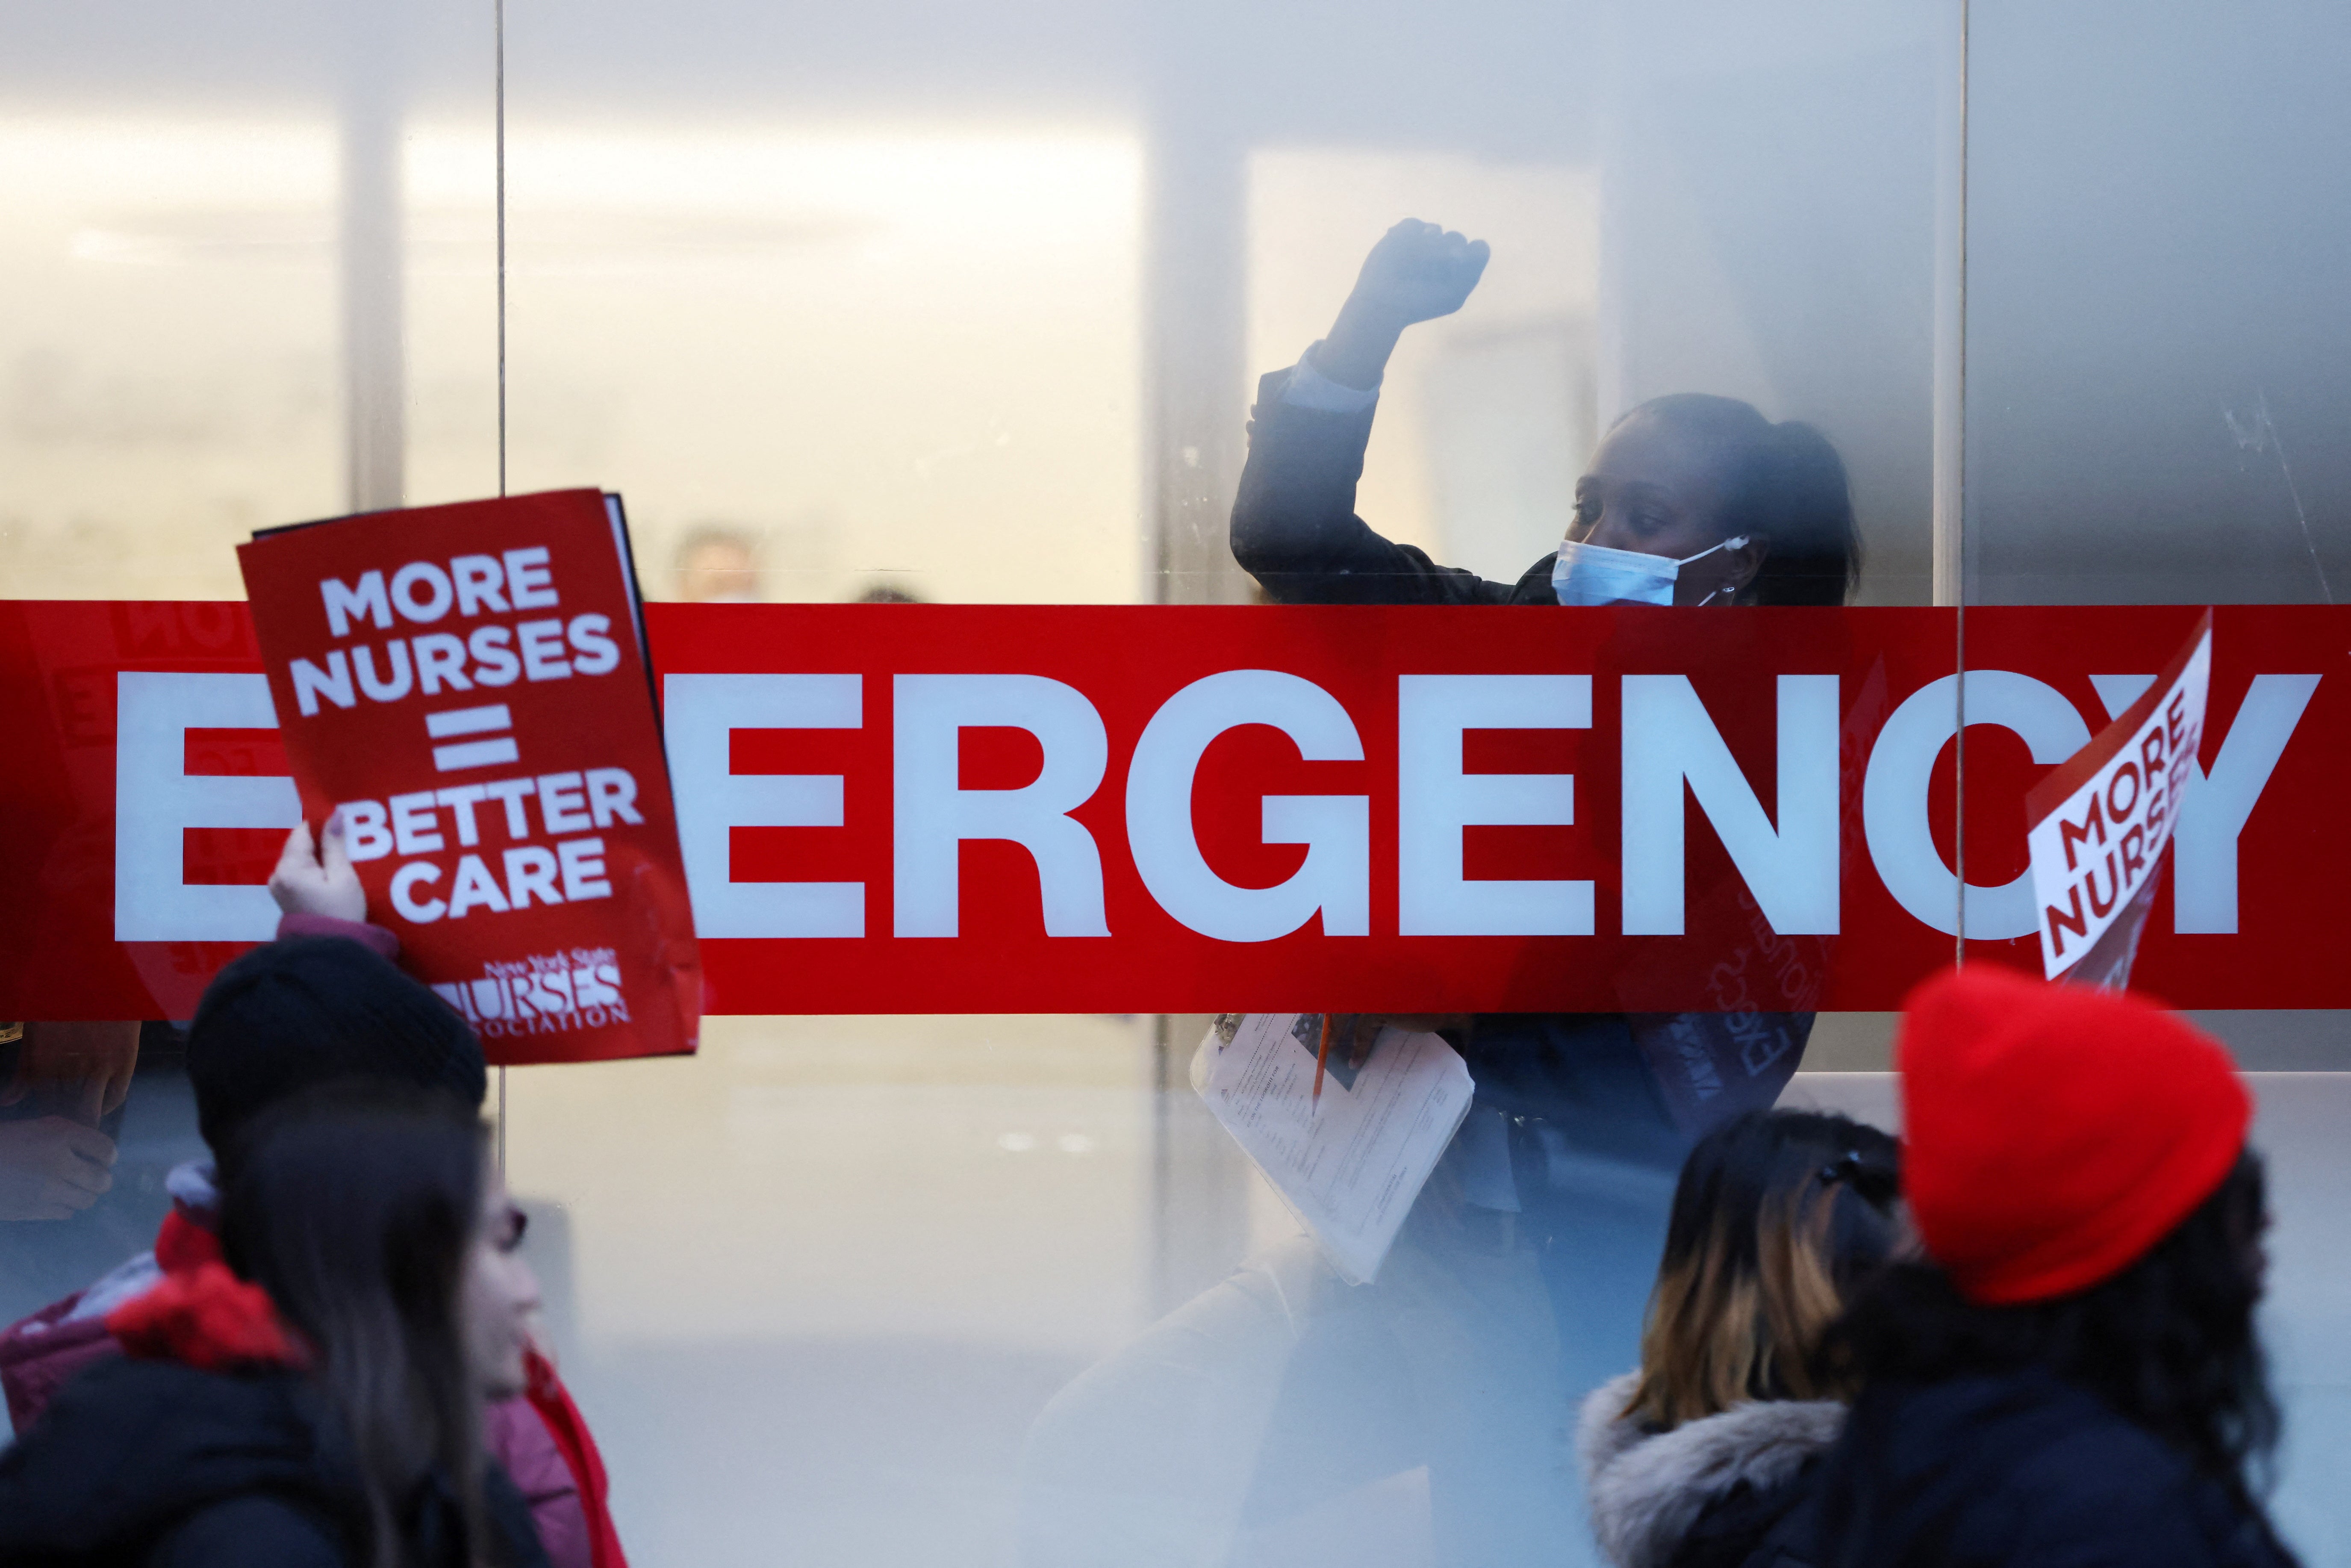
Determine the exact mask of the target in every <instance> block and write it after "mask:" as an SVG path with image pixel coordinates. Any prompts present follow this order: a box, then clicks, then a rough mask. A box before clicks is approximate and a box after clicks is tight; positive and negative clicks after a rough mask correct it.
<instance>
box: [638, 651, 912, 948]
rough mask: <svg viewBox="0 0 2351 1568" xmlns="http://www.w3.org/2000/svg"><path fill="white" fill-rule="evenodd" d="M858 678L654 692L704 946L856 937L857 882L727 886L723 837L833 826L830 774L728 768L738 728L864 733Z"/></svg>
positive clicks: (741, 678)
mask: <svg viewBox="0 0 2351 1568" xmlns="http://www.w3.org/2000/svg"><path fill="white" fill-rule="evenodd" d="M862 681H863V677H862V676H859V675H683V674H681V675H670V676H667V677H665V678H664V680H663V682H662V698H663V706H664V722H663V728H664V732H665V734H666V735H667V737H668V742H669V769H670V784H671V788H672V789H674V791H675V793H676V800H677V838H678V847H679V849H680V850H681V851H683V852H684V856H685V885H686V890H687V892H688V893H689V894H691V895H692V896H693V899H694V928H695V932H696V933H697V934H698V935H700V936H864V935H865V884H864V883H862V882H736V881H734V880H733V870H732V866H731V863H730V857H729V854H728V850H727V841H728V838H729V830H730V829H733V828H738V827H742V828H837V827H840V826H841V821H842V801H841V775H839V774H837V773H784V774H775V773H752V774H738V773H736V772H733V771H732V770H731V763H730V762H729V760H728V758H729V749H730V747H731V744H732V742H731V737H733V735H734V732H735V731H737V730H738V729H858V728H862V727H863V725H864V723H865V712H864V695H863V694H864V687H863V685H862Z"/></svg>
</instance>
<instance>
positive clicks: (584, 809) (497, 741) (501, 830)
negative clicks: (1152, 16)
mask: <svg viewBox="0 0 2351 1568" xmlns="http://www.w3.org/2000/svg"><path fill="white" fill-rule="evenodd" d="M237 553H238V559H239V561H240V563H241V565H242V566H243V568H244V570H245V578H246V591H247V593H248V595H249V596H250V598H251V600H252V601H253V616H254V631H255V633H256V637H257V638H258V640H259V642H260V644H261V652H262V655H263V658H264V660H265V661H266V664H267V666H268V674H269V682H270V693H271V696H272V698H273V701H274V704H275V706H276V708H277V718H278V721H279V726H280V728H281V729H282V731H283V733H284V736H285V740H286V755H287V761H288V763H289V765H290V766H291V768H292V769H293V773H294V780H295V784H296V786H297V788H298V789H299V791H300V793H301V796H302V804H303V808H304V813H305V815H306V816H307V817H308V819H309V820H310V821H323V822H324V823H325V831H324V833H323V834H322V835H321V836H320V837H319V838H318V839H315V840H314V839H313V838H312V836H311V832H310V830H309V829H308V826H303V827H298V828H296V829H295V830H294V831H293V833H292V835H291V836H290V837H289V838H288V839H287V842H286V848H285V852H284V854H283V856H282V857H281V858H280V860H279V862H278V865H277V871H276V872H275V873H273V875H272V876H271V878H270V892H271V894H272V895H273V896H274V897H275V898H276V899H277V904H278V905H279V907H280V908H283V909H287V910H298V911H303V912H307V913H312V914H319V915H334V916H337V917H339V918H341V919H346V920H358V919H363V918H368V917H370V916H371V915H372V917H373V918H374V920H375V921H376V922H377V923H378V924H380V925H384V926H386V927H388V928H389V929H390V930H391V931H392V934H393V935H394V936H397V937H398V938H399V940H400V948H401V954H402V965H403V967H407V968H408V969H410V970H411V971H412V972H413V973H414V974H415V975H416V977H418V978H419V979H422V980H423V981H425V982H426V983H428V984H430V985H431V986H432V987H433V988H434V989H435V990H437V991H439V992H440V993H441V994H442V996H443V997H444V998H447V1000H448V1001H449V1003H450V1005H451V1006H453V1007H455V1008H456V1009H458V1010H459V1011H460V1012H461V1013H463V1014H464V1015H465V1018H466V1019H467V1020H468V1021H470V1022H471V1023H472V1024H473V1025H474V1026H475V1029H477V1030H479V1031H480V1032H481V1035H482V1038H483V1043H484V1047H485V1049H486V1051H487V1052H488V1054H489V1057H490V1060H491V1061H494V1062H497V1063H500V1064H502V1065H505V1064H513V1063H519V1062H527V1061H594V1060H601V1059H603V1058H608V1057H616V1056H638V1055H652V1054H658V1053H664V1052H669V1051H691V1050H693V1049H694V1045H695V1036H696V1032H697V1025H698V1023H699V1019H700V1003H701V977H700V967H699V957H698V955H697V950H696V947H695V939H694V926H693V917H692V914H691V911H690V910H689V908H688V906H687V903H686V893H685V879H684V869H683V866H682V864H681V862H680V859H679V854H678V847H677V830H676V820H675V816H674V810H673V808H672V804H671V800H670V792H669V775H668V769H667V768H666V766H665V765H664V760H663V756H662V747H661V738H660V733H659V728H658V721H657V718H656V715H655V713H654V709H653V693H652V683H651V680H650V677H649V675H648V674H647V670H646V659H645V650H644V644H643V634H642V632H641V631H640V629H639V628H640V617H639V613H638V605H637V597H636V583H635V578H634V575H633V573H632V569H631V567H630V558H629V550H628V537H627V532H626V528H625V526H624V525H623V523H622V519H621V514H620V506H619V502H618V500H617V498H615V497H606V496H602V495H600V494H598V493H597V492H595V491H592V490H576V491H564V492H558V493H555V494H550V495H543V496H520V497H510V498H508V499H505V500H498V501H481V502H472V503H467V504H464V505H460V506H452V507H421V508H418V509H415V510H412V511H406V512H384V513H372V514H370V515H368V516H365V517H347V518H341V519H338V520H336V521H333V522H330V523H325V524H313V525H309V526H306V527H302V528H289V529H281V530H277V531H275V532H272V533H268V534H265V535H262V536H260V537H258V538H255V539H254V540H253V542H251V543H250V544H247V545H245V546H243V547H241V548H240V549H239V550H238V552H237Z"/></svg>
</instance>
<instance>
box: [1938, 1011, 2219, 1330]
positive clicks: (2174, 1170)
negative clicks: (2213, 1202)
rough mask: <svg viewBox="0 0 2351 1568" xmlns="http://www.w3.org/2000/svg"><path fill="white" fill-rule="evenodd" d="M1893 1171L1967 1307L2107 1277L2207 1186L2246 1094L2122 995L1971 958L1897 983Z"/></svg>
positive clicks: (2164, 1015) (2201, 1039)
mask: <svg viewBox="0 0 2351 1568" xmlns="http://www.w3.org/2000/svg"><path fill="white" fill-rule="evenodd" d="M1895 1065H1896V1067H1897V1068H1898V1069H1899V1070H1900V1071H1901V1074H1902V1114H1903V1141H1904V1147H1903V1155H1902V1181H1903V1186H1904V1187H1905V1188H1906V1189H1907V1197H1909V1200H1910V1209H1911V1213H1912V1215H1913V1216H1914V1217H1915V1218H1916V1219H1917V1225H1918V1234H1919V1236H1920V1237H1921V1239H1924V1240H1925V1242H1926V1244H1927V1250H1928V1253H1929V1254H1931V1255H1932V1256H1933V1258H1934V1260H1935V1261H1936V1262H1938V1263H1939V1264H1941V1265H1942V1267H1943V1269H1944V1270H1945V1271H1946V1272H1947V1273H1949V1275H1950V1277H1951V1280H1952V1282H1953V1283H1955V1284H1956V1285H1958V1287H1959V1291H1960V1293H1961V1294H1962V1295H1964V1296H1966V1297H1967V1298H1968V1300H1970V1301H1974V1302H1976V1303H1978V1304H1979V1305H1982V1306H2007V1305H2012V1304H2014V1303H2017V1302H2021V1301H2045V1300H2048V1299H2049V1298H2051V1297H2053V1296H2064V1295H2070V1294H2072V1293H2073V1292H2074V1291H2083V1290H2087V1289H2088V1288H2089V1287H2090V1286H2092V1285H2095V1284H2096V1283H2098V1282H2099V1281H2102V1280H2105V1279H2109V1278H2111V1277H2113V1276H2114V1275H2116V1274H2117V1273H2119V1272H2121V1271H2122V1270H2124V1269H2126V1268H2127V1267H2129V1266H2130V1265H2131V1264H2132V1263H2134V1262H2136V1261H2137V1260H2139V1259H2140V1258H2141V1257H2143V1256H2145V1255H2146V1253H2147V1249H2149V1248H2151V1247H2153V1246H2154V1245H2155V1244H2156V1243H2157V1242H2158V1241H2160V1240H2162V1239H2164V1237H2166V1236H2168V1235H2169V1234H2170V1232H2171V1230H2172V1228H2173V1227H2175V1226H2177V1225H2178V1224H2179V1222H2180V1221H2181V1220H2183V1219H2185V1218H2188V1216H2189V1213H2191V1212H2192V1211H2193V1210H2194V1209H2195V1207H2196V1206H2197V1205H2199V1204H2200V1203H2202V1202H2203V1201H2204V1200H2205V1199H2206V1198H2208V1197H2211V1196H2212V1194H2213V1193H2214V1192H2215V1191H2216V1190H2218V1188H2219V1187H2220V1183H2221V1182H2222V1181H2223V1180H2224V1179H2225V1178H2226V1177H2227V1176H2228V1174H2229V1172H2230V1170H2231V1168H2232V1167H2233V1166H2235V1165H2236V1163H2237V1158H2238V1156H2239V1155H2240V1154H2241V1153H2242V1152H2243V1150H2244V1146H2245V1132H2246V1129H2247V1127H2248V1126H2249V1125H2250V1124H2251V1123H2252V1098H2251V1097H2250V1096H2249V1095H2247V1094H2246V1092H2245V1087H2244V1084H2243V1083H2242V1082H2240V1081H2239V1079H2238V1077H2237V1071H2236V1067H2235V1064H2234V1063H2233V1062H2231V1061H2230V1059H2229V1053H2228V1052H2227V1051H2225V1050H2223V1049H2222V1048H2221V1046H2220V1043H2219V1042H2218V1041H2217V1040H2212V1039H2211V1038H2210V1036H2208V1035H2206V1034H2204V1033H2202V1032H2201V1031H2200V1030H2196V1029H2193V1028H2191V1027H2189V1024H2188V1023H2187V1022H2185V1021H2184V1020H2183V1019H2180V1018H2179V1016H2178V1015H2177V1014H2174V1013H2171V1012H2168V1011H2166V1010H2165V1009H2162V1008H2159V1007H2157V1006H2155V1005H2154V1004H2153V1003H2151V1002H2147V1001H2145V1000H2142V999H2141V998H2137V997H2131V996H2123V995H2117V994H2116V993H2114V992H2111V991H2102V990H2097V989H2095V988H2091V987H2087V986H2053V985H2049V984H2047V983H2046V982H2044V981H2042V980H2038V979H2034V978H2032V977H2029V976H2026V975H2022V974H2019V973H2017V972H2016V971H2015V970H2012V969H2002V968H1997V967H1991V966H1989V965H1971V966H1970V967H1967V968H1965V969H1954V970H1950V971H1948V972H1946V973H1944V974H1942V975H1938V976H1937V977H1935V978H1933V979H1931V980H1928V981H1927V982H1926V983H1925V984H1924V985H1922V986H1920V987H1919V988H1917V990H1915V991H1913V992H1912V993H1911V994H1910V998H1909V1002H1908V1004H1907V1007H1906V1008H1905V1009H1904V1012H1903V1019H1902V1033H1901V1038H1900V1039H1899V1040H1897V1041H1896V1047H1895Z"/></svg>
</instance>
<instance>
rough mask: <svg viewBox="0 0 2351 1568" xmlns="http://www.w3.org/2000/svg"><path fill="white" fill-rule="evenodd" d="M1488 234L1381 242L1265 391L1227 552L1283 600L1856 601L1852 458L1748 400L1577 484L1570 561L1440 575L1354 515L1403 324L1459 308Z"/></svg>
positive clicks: (1679, 408) (1678, 428)
mask: <svg viewBox="0 0 2351 1568" xmlns="http://www.w3.org/2000/svg"><path fill="white" fill-rule="evenodd" d="M1487 254H1488V253H1487V247H1486V244H1485V242H1484V241H1483V240H1479V241H1474V242H1473V241H1470V240H1468V239H1465V238H1464V237H1463V236H1462V235H1458V234H1452V233H1447V232H1446V231H1445V230H1443V229H1440V228H1439V227H1438V226H1437V225H1435V224H1425V223H1420V222H1418V221H1416V220H1414V219H1411V218H1407V219H1405V221H1404V222H1402V223H1400V224H1398V225H1396V226H1395V227H1394V228H1392V229H1390V230H1389V231H1388V232H1387V234H1386V235H1384V237H1383V238H1382V239H1381V240H1380V242H1379V244H1378V245H1376V246H1373V247H1372V254H1371V255H1370V256H1369V257H1368V258H1366V259H1365V261H1364V269H1363V273H1362V275H1361V276H1360V277H1358V278H1357V279H1356V281H1355V288H1354V292H1353V293H1352V294H1350V295H1349V296H1348V298H1347V302H1346V304H1345V305H1344V306H1343V308H1341V309H1340V312H1339V318H1338V320H1337V321H1336V322H1335V323H1334V324H1333V325H1332V329H1331V333H1330V336H1328V337H1327V338H1324V339H1323V340H1322V341H1321V342H1319V343H1317V344H1315V345H1314V346H1313V347H1312V348H1311V349H1309V350H1307V351H1306V354H1305V356H1304V358H1302V359H1301V360H1300V361H1299V362H1298V363H1297V364H1296V365H1294V366H1292V367H1290V369H1289V370H1286V371H1274V372H1273V373H1272V374H1271V375H1269V376H1267V377H1266V378H1265V379H1264V380H1263V381H1262V382H1259V386H1258V402H1257V408H1256V410H1255V416H1254V418H1253V419H1252V420H1251V422H1250V424H1249V465H1248V466H1247V468H1245V469H1244V470H1243V472H1242V475H1241V482H1240V491H1239V496H1238V499H1237V500H1236V501H1235V502H1234V505H1233V525H1232V548H1233V559H1236V560H1238V562H1239V563H1240V564H1241V567H1242V569H1243V570H1246V571H1248V572H1249V574H1250V575H1251V576H1253V577H1255V578H1256V579H1257V580H1258V581H1259V584H1261V585H1262V586H1263V587H1264V589H1265V591H1266V592H1267V594H1268V595H1270V597H1271V598H1272V599H1273V600H1275V601H1277V602H1280V603H1283V604H1610V603H1642V604H1687V605H1695V604H1708V605H1725V604H1842V603H1843V602H1844V600H1845V596H1846V595H1847V594H1848V593H1849V592H1850V591H1852V587H1853V584H1854V581H1855V578H1856V576H1857V575H1858V573H1859V570H1860V561H1861V549H1860V541H1859V537H1858V535H1857V534H1856V533H1855V528H1854V519H1853V500H1852V497H1851V494H1850V492H1849V489H1848V487H1847V485H1846V481H1845V472H1844V462H1843V460H1842V459H1840V458H1839V457H1838V456H1837V454H1836V449H1835V448H1834V447H1833V446H1831V445H1830V444H1829V443H1828V440H1827V438H1826V437H1824V436H1823V435H1822V434H1820V432H1819V431H1817V430H1814V429H1813V427H1812V426H1810V425H1808V424H1801V423H1794V422H1792V421H1791V422H1788V423H1779V424H1774V423H1771V421H1769V420H1767V419H1765V418H1764V417H1763V416H1762V415H1761V413H1757V412H1756V411H1755V409H1754V408H1753V407H1752V406H1751V405H1750V404H1747V403H1744V402H1739V401H1738V400H1736V399H1734V398H1725V397H1712V396H1708V395H1706V394H1704V393H1699V392H1677V393H1674V394H1672V395H1670V396H1667V397H1660V398H1653V399H1651V400H1650V401H1649V402H1645V403H1642V404H1640V405H1639V406H1638V407H1636V408H1635V409H1633V410H1631V411H1630V412H1629V413H1625V415H1624V416H1623V417H1622V418H1620V419H1618V420H1617V422H1616V423H1614V425H1612V426H1611V427H1610V428H1609V431H1608V434H1607V435H1606V437H1605V438H1604V440H1603V441H1602V442H1601V444H1600V447H1599V450H1597V451H1596V452H1594V453H1593V455H1592V463H1591V466H1590V467H1589V468H1588V469H1587V470H1586V471H1585V473H1584V475H1583V477H1582V478H1581V479H1579V480H1577V481H1576V486H1575V514H1574V520H1573V523H1572V524H1571V526H1570V528H1569V530H1568V537H1567V538H1566V540H1565V541H1564V542H1563V543H1562V547H1561V549H1560V550H1559V551H1558V552H1557V554H1556V555H1553V556H1546V557H1545V558H1543V559H1541V560H1539V561H1537V562H1536V563H1535V564H1534V565H1533V566H1532V567H1531V568H1529V569H1528V570H1527V572H1526V574H1525V575H1524V576H1522V577H1520V579H1519V580H1518V581H1516V582H1514V583H1504V582H1493V581H1489V580H1486V579H1483V578H1480V577H1479V576H1477V575H1476V574H1475V573H1472V572H1468V571H1463V570H1458V568H1453V567H1443V566H1437V565H1436V564H1435V563H1433V562H1432V561H1430V559H1428V557H1427V555H1426V554H1425V553H1424V552H1423V551H1421V550H1419V549H1415V548H1414V547H1413V546H1411V545H1400V544H1395V543H1393V542H1391V541H1390V540H1387V539H1384V538H1381V537H1380V536H1379V535H1378V534H1376V533H1374V532H1373V531H1372V529H1371V528H1370V527H1369V526H1368V525H1366V524H1365V523H1364V520H1363V519H1362V518H1361V517H1356V516H1355V510H1354V507H1355V482H1356V480H1357V479H1358V478H1360V477H1361V476H1362V475H1363V470H1364V449H1365V447H1366V446H1367V445H1368V444H1369V443H1370V440H1371V431H1372V416H1373V413H1374V410H1375V409H1376V408H1377V406H1378V402H1379V392H1380V381H1381V377H1382V376H1383V374H1384V372H1385V371H1386V368H1387V362H1388V357H1389V356H1390V355H1391V354H1393V353H1394V352H1395V346H1396V341H1397V340H1398V339H1399V338H1400V337H1401V336H1402V335H1403V333H1404V329H1405V328H1406V327H1408V326H1411V325H1412V324H1413V323H1415V322H1416V321H1426V320H1431V319H1435V318H1437V317H1440V316H1449V315H1451V314H1452V313H1453V312H1455V311H1457V310H1458V309H1460V308H1461V307H1462V305H1463V303H1464V302H1465V301H1467V300H1468V298H1469V292H1470V290H1471V289H1473V288H1475V287H1477V286H1478V279H1479V277H1480V276H1481V275H1482V274H1483V273H1484V272H1485V270H1486V260H1487Z"/></svg>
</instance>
